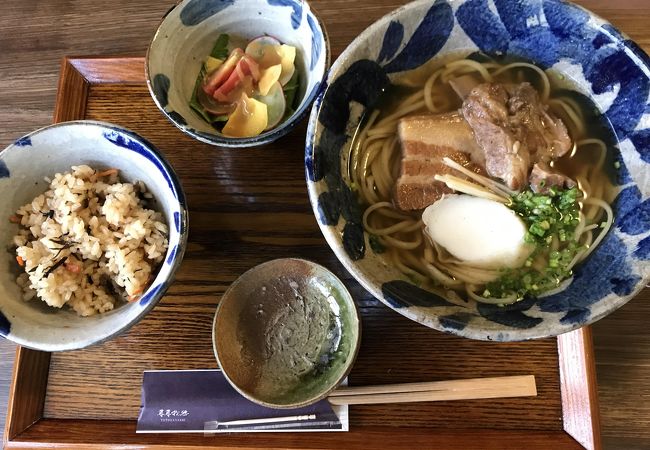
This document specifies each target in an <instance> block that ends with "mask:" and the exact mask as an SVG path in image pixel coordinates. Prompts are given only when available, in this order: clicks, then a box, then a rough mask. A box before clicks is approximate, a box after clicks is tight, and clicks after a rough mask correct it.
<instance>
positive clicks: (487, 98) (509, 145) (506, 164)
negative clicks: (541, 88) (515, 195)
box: [462, 83, 572, 190]
mask: <svg viewBox="0 0 650 450" xmlns="http://www.w3.org/2000/svg"><path fill="white" fill-rule="evenodd" d="M462 112H463V117H464V118H465V120H467V123H468V124H469V126H470V127H471V128H472V130H473V132H474V136H475V137H476V141H477V143H478V145H479V146H480V147H481V148H482V149H483V150H484V152H485V168H486V169H487V172H488V174H490V175H491V176H493V177H496V178H500V179H501V180H503V181H504V182H505V183H506V184H507V185H508V187H510V188H511V189H515V190H520V189H523V188H524V187H525V186H526V185H527V184H528V174H529V171H530V168H531V167H532V166H533V164H535V163H537V162H549V161H552V160H554V159H557V158H559V157H561V156H562V155H564V154H566V153H567V152H568V151H569V150H570V149H571V146H572V142H571V138H570V137H569V133H568V131H567V128H566V126H565V125H564V123H563V122H562V121H561V120H560V119H559V118H556V117H553V116H552V115H551V114H550V113H549V112H548V111H547V108H546V106H545V105H544V104H542V102H541V100H540V98H539V94H538V93H537V91H536V90H535V89H534V88H533V87H532V86H531V85H530V83H520V84H495V83H483V84H480V85H478V86H476V87H475V88H474V89H472V91H471V93H470V94H469V95H468V96H467V97H466V98H465V101H464V102H463V107H462Z"/></svg>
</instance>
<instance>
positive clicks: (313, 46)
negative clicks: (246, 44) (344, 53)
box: [146, 0, 330, 148]
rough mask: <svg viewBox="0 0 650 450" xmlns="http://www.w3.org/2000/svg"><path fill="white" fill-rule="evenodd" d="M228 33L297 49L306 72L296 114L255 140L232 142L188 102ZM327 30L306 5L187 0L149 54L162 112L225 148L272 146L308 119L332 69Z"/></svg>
mask: <svg viewBox="0 0 650 450" xmlns="http://www.w3.org/2000/svg"><path fill="white" fill-rule="evenodd" d="M222 33H228V34H230V35H233V36H240V37H243V38H247V39H252V38H255V37H258V36H262V35H270V36H273V37H275V38H277V39H278V40H279V41H280V42H282V43H284V44H288V45H293V46H295V47H296V48H297V54H296V68H297V70H298V71H299V73H300V80H299V83H300V88H299V95H300V98H301V99H302V100H301V102H300V104H299V105H298V107H297V108H296V112H295V113H294V114H293V115H292V116H291V117H289V118H288V119H287V120H285V121H284V122H282V123H280V124H279V125H278V126H277V127H275V128H273V129H271V130H269V131H266V132H264V133H262V134H260V135H259V136H255V137H251V138H229V137H226V136H223V135H222V134H219V133H218V132H217V131H216V130H215V129H214V128H212V126H211V125H209V124H207V123H206V122H205V121H204V120H202V119H201V118H200V117H199V116H198V115H197V114H196V113H195V112H194V111H192V109H191V108H190V106H189V104H188V102H189V100H190V98H191V97H192V91H193V89H194V84H195V82H196V77H197V74H198V73H199V71H200V69H201V65H202V63H203V60H204V59H205V58H206V56H207V55H209V54H210V51H211V50H212V47H213V46H214V43H215V41H216V40H217V37H218V36H219V35H220V34H222ZM329 58H330V51H329V41H328V39H327V34H326V32H325V27H324V26H323V24H322V23H321V22H320V20H319V19H318V17H317V16H316V15H315V14H314V12H313V11H312V10H311V9H310V7H309V4H308V3H307V2H305V1H302V0H184V1H181V2H180V3H179V4H178V5H177V6H176V7H175V8H173V9H172V10H171V11H170V12H169V13H168V14H167V16H166V17H165V18H164V20H163V21H162V23H161V24H160V27H159V28H158V31H156V34H155V35H154V37H153V40H152V41H151V45H150V46H149V51H148V52H147V60H146V72H147V85H148V86H149V92H150V93H151V95H152V97H153V99H154V101H155V102H156V105H157V106H158V108H159V109H160V110H161V111H162V112H163V114H165V116H167V118H168V119H169V120H171V121H172V123H173V124H174V125H176V126H177V127H178V128H180V129H181V130H182V131H183V132H185V133H187V134H189V135H190V136H192V137H194V138H196V139H198V140H200V141H203V142H206V143H208V144H212V145H217V146H223V147H235V148H241V147H252V146H257V145H263V144H267V143H269V142H273V141H275V140H276V139H278V138H280V137H282V136H284V135H285V134H287V133H288V132H289V131H291V130H292V129H293V128H294V127H295V126H296V125H297V123H298V122H300V120H301V119H302V118H303V117H304V116H305V115H306V114H307V110H308V108H309V106H310V105H311V103H312V101H313V100H314V98H316V96H317V94H318V93H319V92H320V88H321V85H322V82H323V80H324V79H325V76H326V72H327V68H328V67H329Z"/></svg>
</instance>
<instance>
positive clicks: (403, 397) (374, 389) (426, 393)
mask: <svg viewBox="0 0 650 450" xmlns="http://www.w3.org/2000/svg"><path fill="white" fill-rule="evenodd" d="M536 395H537V386H536V384H535V376H534V375H523V376H507V377H491V378H471V379H465V380H450V381H433V382H425V383H405V384H393V385H384V386H358V387H340V388H338V389H336V390H335V391H334V392H332V393H331V394H330V395H329V398H328V400H329V402H330V403H331V404H333V405H371V404H379V403H410V402H431V401H445V400H474V399H485V398H507V397H534V396H536Z"/></svg>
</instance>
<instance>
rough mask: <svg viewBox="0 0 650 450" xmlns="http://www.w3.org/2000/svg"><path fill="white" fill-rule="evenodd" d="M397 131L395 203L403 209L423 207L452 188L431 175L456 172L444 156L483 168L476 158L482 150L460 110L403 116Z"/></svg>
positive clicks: (479, 156)
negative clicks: (399, 158)
mask: <svg viewBox="0 0 650 450" xmlns="http://www.w3.org/2000/svg"><path fill="white" fill-rule="evenodd" d="M398 134H399V139H400V145H401V149H402V162H401V171H400V177H399V178H398V180H397V182H396V184H395V192H394V203H395V206H397V207H398V208H399V209H401V210H403V211H409V210H419V209H424V208H426V207H427V206H429V205H431V204H433V203H435V202H436V201H437V200H439V199H440V198H441V197H442V196H443V195H444V194H448V193H451V192H453V191H452V190H451V189H449V188H448V187H447V186H446V185H445V184H444V183H442V182H440V181H436V180H435V179H434V177H435V176H436V175H443V174H447V173H452V172H455V171H454V170H453V169H450V168H449V167H447V166H446V165H445V164H444V163H443V161H442V160H443V158H445V157H449V158H451V159H453V160H454V161H456V162H457V163H459V164H462V165H463V166H466V167H468V168H469V169H470V170H473V171H476V172H482V169H481V167H480V165H479V164H477V162H475V160H476V161H481V157H482V151H481V149H480V148H479V147H478V145H477V144H476V140H475V139H474V136H473V134H472V130H471V129H470V128H469V126H468V125H467V123H466V122H465V120H464V119H463V118H462V117H461V116H460V115H459V114H442V115H428V116H413V117H406V118H404V119H402V120H401V121H400V124H399V127H398ZM454 175H458V174H457V173H454Z"/></svg>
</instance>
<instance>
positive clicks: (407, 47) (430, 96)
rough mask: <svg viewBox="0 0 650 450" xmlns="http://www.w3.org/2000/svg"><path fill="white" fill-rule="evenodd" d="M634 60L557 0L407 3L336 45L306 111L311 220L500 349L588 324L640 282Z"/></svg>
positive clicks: (356, 263)
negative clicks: (339, 50) (338, 49)
mask: <svg viewBox="0 0 650 450" xmlns="http://www.w3.org/2000/svg"><path fill="white" fill-rule="evenodd" d="M649 67H650V59H649V58H648V56H647V55H646V54H645V53H644V52H643V51H642V50H641V49H640V48H639V47H638V46H637V45H636V44H635V43H633V42H632V41H630V40H629V39H628V38H627V37H626V36H624V35H623V34H622V33H620V32H619V31H617V30H616V29H615V28H614V27H612V26H611V25H610V24H609V23H607V22H606V21H604V20H603V19H601V18H599V17H597V16H595V15H593V14H592V13H590V12H588V11H587V10H585V9H583V8H581V7H579V6H576V5H573V4H571V3H568V2H564V1H558V0H542V1H523V0H499V1H495V2H494V3H491V2H487V1H482V0H453V1H452V0H449V1H445V0H437V1H432V0H422V1H416V2H413V3H410V4H408V5H406V6H404V7H402V8H400V9H398V10H396V11H394V12H393V13H391V14H389V15H388V16H386V17H384V18H382V19H380V20H379V21H377V22H376V23H374V24H373V25H371V26H370V27H369V28H368V29H367V30H366V31H364V32H363V33H362V34H361V35H360V36H359V37H358V38H357V39H356V40H355V41H354V42H353V43H352V44H350V46H349V47H348V48H347V49H346V50H345V51H344V53H343V54H342V55H341V57H340V58H339V59H338V60H337V61H336V62H335V64H334V65H333V67H332V69H331V71H330V74H329V76H328V79H327V88H326V90H325V91H324V92H323V93H322V94H321V95H320V96H319V98H318V99H317V101H316V103H315V106H314V108H313V110H312V116H311V120H310V126H309V130H308V136H307V143H306V145H307V148H306V155H305V158H306V175H307V182H308V189H309V194H310V200H311V202H312V206H313V209H314V213H315V214H316V217H317V219H318V222H319V226H320V227H321V230H322V232H323V234H324V235H325V237H326V239H327V241H328V243H329V245H330V247H331V248H332V249H333V250H334V252H335V254H336V255H337V257H338V258H339V260H340V261H341V262H342V263H343V264H344V266H345V267H346V268H347V269H348V271H349V272H350V273H351V274H352V275H353V276H354V277H355V278H356V279H357V281H359V282H360V283H361V284H362V285H363V286H364V287H365V288H366V289H367V290H368V291H369V292H371V293H372V294H373V295H374V296H375V297H377V298H378V299H380V300H381V301H382V302H384V303H385V304H386V305H388V306H389V307H391V308H393V309H395V310H396V311H398V312H399V313H401V314H403V315H405V316H406V317H409V318H411V319H412V320H415V321H417V322H420V323H422V324H424V325H427V326H429V327H432V328H435V329H438V330H441V331H445V332H449V333H453V334H457V335H460V336H464V337H468V338H473V339H482V340H497V341H513V340H525V339H535V338H543V337H549V336H555V335H558V334H561V333H565V332H568V331H571V330H573V329H576V328H579V327H581V326H583V325H586V324H589V323H592V322H594V321H596V320H598V319H600V318H602V317H604V316H605V315H607V314H609V313H611V312H612V311H614V310H616V309H617V308H619V307H620V306H622V305H623V304H625V303H626V302H627V301H629V300H630V299H631V298H632V297H634V296H635V295H636V294H637V293H638V292H639V291H640V290H641V289H643V288H644V287H645V285H646V284H647V283H648V280H649V279H650V263H648V259H649V258H650V222H648V220H647V211H646V210H647V204H648V200H647V199H648V197H650V183H649V182H648V179H647V177H646V176H645V173H646V171H647V164H648V163H650V159H648V157H647V154H648V153H649V151H650V141H648V133H649V132H648V127H649V126H650V116H648V106H649V105H648V94H649V93H650V68H649ZM522 105H523V106H522ZM497 112H498V113H499V114H503V115H498V114H497ZM497 116H498V117H499V118H500V119H499V120H501V122H499V120H497V119H495V117H497ZM504 117H505V119H503V118H504ZM432 130H433V131H432ZM443 138H444V139H443ZM441 139H443V140H444V143H441ZM488 144H489V145H488ZM506 144H507V145H509V147H508V146H507V145H506ZM434 147H435V148H436V152H440V149H441V148H444V149H445V151H448V153H445V154H442V155H440V154H435V155H433V156H431V154H430V153H429V154H427V156H422V155H423V154H424V153H423V152H425V151H426V152H430V151H431V148H434ZM502 147H503V148H505V149H506V150H508V149H510V150H512V149H514V151H501V152H500V153H499V151H500V150H499V149H501V148H502ZM450 149H451V150H454V151H453V152H452V151H451V150H450ZM540 149H544V151H545V152H547V153H543V152H541V150H540ZM498 150H499V151H498ZM495 155H496V156H495ZM572 158H573V159H572ZM495 161H496V162H495ZM567 161H568V162H569V163H567ZM506 162H507V164H506V165H504V164H505V163H506ZM497 163H498V164H497ZM504 167H505V168H506V169H507V170H506V169H504ZM531 169H532V172H531ZM504 205H505V206H504ZM443 206H444V207H443ZM377 211H383V212H382V213H381V214H379V215H383V218H380V219H377V218H376V216H377V215H378V213H377ZM458 211H461V212H462V214H461V215H458V214H459V213H458ZM479 211H482V212H481V213H479ZM443 225H444V227H443ZM505 229H507V230H509V232H508V233H504V232H500V231H502V230H505ZM463 233H464V234H463ZM418 252H419V253H418Z"/></svg>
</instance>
